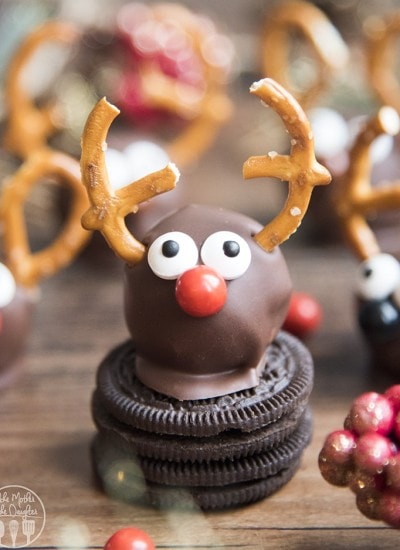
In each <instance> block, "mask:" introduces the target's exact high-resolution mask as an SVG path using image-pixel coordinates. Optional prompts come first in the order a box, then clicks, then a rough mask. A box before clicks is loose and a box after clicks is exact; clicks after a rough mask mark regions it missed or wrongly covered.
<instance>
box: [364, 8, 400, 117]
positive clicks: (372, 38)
mask: <svg viewBox="0 0 400 550" xmlns="http://www.w3.org/2000/svg"><path fill="white" fill-rule="evenodd" d="M399 33H400V12H394V13H390V14H389V15H388V16H387V17H376V16H374V17H371V18H369V19H367V21H366V23H365V25H364V35H365V39H366V46H365V50H366V61H367V71H368V75H369V80H370V84H371V86H372V88H373V89H374V90H375V92H376V93H377V95H378V97H379V98H380V99H381V101H382V102H383V104H384V105H390V106H391V107H394V108H395V109H396V110H397V111H398V112H400V84H399V82H398V79H397V77H396V71H395V69H396V63H397V49H396V40H397V39H398V35H399Z"/></svg>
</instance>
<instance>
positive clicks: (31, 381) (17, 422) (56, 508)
mask: <svg viewBox="0 0 400 550" xmlns="http://www.w3.org/2000/svg"><path fill="white" fill-rule="evenodd" d="M285 252H286V253H285V255H286V258H287V261H288V264H289V267H290V270H291V272H292V276H293V279H294V282H295V286H296V288H297V289H299V290H305V291H310V292H312V293H313V295H314V296H316V297H317V298H318V299H319V300H320V302H321V303H322V305H323V308H324V322H323V325H322V327H321V329H320V331H319V332H318V333H317V334H315V335H314V336H313V338H312V339H311V340H310V341H309V342H308V347H309V348H310V350H311V352H312V354H313V356H314V360H315V387H314V391H313V394H312V399H311V402H312V406H313V412H314V422H315V426H314V436H313V440H312V443H311V445H310V446H309V447H308V449H307V450H306V452H305V454H304V457H303V460H302V465H301V468H300V470H299V471H298V473H297V474H296V476H295V477H294V479H292V481H291V482H290V483H289V484H288V485H286V486H285V487H284V488H283V489H282V490H280V491H279V492H278V493H276V494H275V495H273V496H272V497H270V498H268V499H265V500H263V501H261V502H258V503H256V504H253V505H250V506H247V507H244V508H239V509H234V510H229V511H224V512H217V513H216V512H212V513H202V512H200V511H199V512H193V511H190V512H189V511H188V512H179V513H177V512H173V511H168V510H163V511H156V510H153V509H148V508H146V507H142V506H134V505H127V504H124V503H121V502H116V501H113V500H110V499H109V498H108V497H107V496H105V495H104V494H103V493H102V492H101V491H100V490H99V489H98V488H97V487H96V485H95V483H94V480H93V477H92V473H91V465H90V458H89V446H90V442H91V439H92V437H93V435H94V433H95V430H94V427H93V423H92V420H91V417H90V411H89V401H90V396H91V392H92V389H93V387H94V377H95V371H96V367H97V365H98V363H99V361H100V360H101V358H102V357H103V355H104V354H105V353H106V352H107V351H108V350H109V349H110V347H112V346H114V345H115V344H117V343H119V342H121V341H122V340H123V339H124V338H125V337H126V336H127V331H126V328H125V325H124V320H123V317H122V311H121V290H122V285H121V279H120V275H121V271H120V266H119V265H118V266H117V265H115V266H112V267H109V268H107V269H98V267H97V266H95V265H91V264H90V263H89V262H87V261H84V260H82V259H81V260H79V261H78V262H77V263H76V264H75V265H74V266H73V267H71V268H69V269H67V270H66V271H64V272H63V273H62V274H59V275H58V276H56V277H54V278H53V279H52V280H50V281H47V282H45V283H44V284H43V285H42V297H41V300H40V302H39V304H38V308H37V312H36V317H35V324H34V328H33V332H32V334H31V338H30V345H29V350H28V354H27V357H26V361H25V363H26V364H25V370H24V372H23V373H22V376H21V377H20V379H19V381H18V382H17V383H16V384H14V386H13V387H11V388H9V389H8V390H6V391H4V392H3V393H2V394H1V399H0V415H1V423H0V486H1V487H3V486H6V485H20V486H25V487H28V488H29V489H31V490H32V491H34V492H35V493H36V494H37V495H38V496H39V497H40V498H41V500H42V501H43V504H44V507H45V509H46V524H45V528H44V530H43V532H42V534H41V536H40V537H39V538H38V539H37V540H36V541H35V542H34V546H35V547H39V548H48V547H57V546H58V547H59V546H72V547H82V546H87V547H89V548H96V547H97V548H98V547H102V546H103V544H104V542H105V541H106V539H107V538H108V537H109V536H110V535H111V534H112V533H113V532H114V531H115V530H117V529H119V528H121V527H123V526H127V525H132V524H133V525H136V526H138V527H140V528H142V529H144V530H146V531H147V532H148V533H149V534H150V535H151V536H152V537H153V539H154V541H155V543H156V545H157V547H159V548H301V549H305V548H329V549H333V548H352V549H354V548H363V549H364V550H365V549H368V548H380V549H384V548H395V547H397V544H398V540H399V533H398V531H396V530H394V529H391V528H389V527H387V526H385V525H384V524H383V523H380V522H372V521H369V520H367V519H366V518H365V517H363V516H362V515H361V514H360V513H359V512H358V510H357V509H356V507H355V503H354V496H353V494H352V493H351V492H350V490H348V489H340V488H335V487H331V486H330V485H328V484H327V483H326V482H325V481H324V480H323V479H322V477H321V475H320V473H319V470H318V466H317V456H318V452H319V450H320V448H321V446H322V442H323V439H324V438H325V436H326V435H327V434H328V433H329V432H330V431H331V430H333V429H336V428H339V427H341V425H342V422H343V419H344V417H345V415H346V413H347V410H348V408H349V404H350V401H351V400H352V399H353V398H354V397H355V396H356V395H358V394H359V393H360V392H362V391H365V390H367V389H371V388H374V389H383V388H384V387H387V380H384V379H383V378H380V379H379V380H376V379H375V375H374V373H373V372H372V373H371V371H370V369H369V367H368V356H367V353H366V350H365V348H364V346H363V343H362V341H361V339H360V337H359V335H358V333H357V330H356V329H355V326H354V320H353V315H352V297H351V296H352V295H351V282H350V281H351V275H352V273H353V271H354V268H355V263H354V261H353V259H352V258H350V256H349V255H347V254H346V252H345V251H344V250H343V248H342V247H340V246H339V247H323V248H315V247H311V246H302V247H301V248H300V246H293V247H292V246H288V247H287V249H286V251H285ZM333 275H334V276H333ZM385 384H386V386H385ZM396 543H397V544H396Z"/></svg>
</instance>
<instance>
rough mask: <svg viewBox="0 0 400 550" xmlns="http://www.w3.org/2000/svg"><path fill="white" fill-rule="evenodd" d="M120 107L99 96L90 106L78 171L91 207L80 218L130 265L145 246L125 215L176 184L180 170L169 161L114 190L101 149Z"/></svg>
mask: <svg viewBox="0 0 400 550" xmlns="http://www.w3.org/2000/svg"><path fill="white" fill-rule="evenodd" d="M118 114H119V110H118V109H117V108H116V107H114V106H113V105H111V104H110V103H108V102H107V101H106V99H105V98H103V99H101V100H100V101H99V102H98V103H97V104H96V105H95V107H94V108H93V110H92V112H91V113H90V115H89V117H88V120H87V122H86V125H85V128H84V131H83V136H82V156H81V171H82V180H83V183H84V185H85V187H86V190H87V194H88V196H89V200H90V203H91V205H92V206H91V207H90V208H89V209H88V210H87V211H86V212H85V214H84V215H83V217H82V225H83V227H84V228H85V229H93V230H98V231H101V233H102V234H103V236H104V238H105V239H106V241H107V242H108V244H109V246H110V247H111V248H112V249H113V250H114V252H115V253H116V254H117V255H118V256H119V257H120V258H122V259H123V260H124V261H126V262H127V263H128V264H129V265H135V264H136V263H138V262H140V261H141V259H142V258H143V255H144V252H145V247H144V245H143V244H142V243H141V242H139V241H138V240H136V239H135V237H134V236H133V235H132V234H131V233H130V231H129V230H128V228H127V227H126V224H125V217H126V216H127V215H128V214H129V213H131V212H136V211H137V210H138V205H139V204H140V203H141V202H144V201H147V200H148V199H150V198H151V197H153V196H155V195H158V194H159V193H164V192H165V191H169V190H171V189H173V188H174V187H175V184H176V182H177V180H178V178H179V172H178V170H177V168H176V167H175V165H173V164H168V166H166V167H165V168H164V169H163V170H159V171H157V172H153V173H151V174H148V175H147V176H145V177H144V178H141V179H139V180H137V181H135V182H133V183H131V184H129V185H127V186H125V187H123V188H122V189H118V190H116V191H115V190H113V189H112V187H111V185H110V182H109V180H108V174H107V168H106V163H105V156H104V151H105V149H106V147H107V144H106V138H107V133H108V130H109V128H110V126H111V123H112V121H113V120H114V119H115V117H116V116H117V115H118Z"/></svg>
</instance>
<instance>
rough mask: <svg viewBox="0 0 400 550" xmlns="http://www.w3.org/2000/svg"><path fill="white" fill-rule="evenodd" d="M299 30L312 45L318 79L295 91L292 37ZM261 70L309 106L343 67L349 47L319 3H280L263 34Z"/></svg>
mask: <svg viewBox="0 0 400 550" xmlns="http://www.w3.org/2000/svg"><path fill="white" fill-rule="evenodd" d="M296 30H297V31H300V33H301V34H302V36H303V37H304V38H305V39H306V40H307V42H308V43H309V45H310V46H311V47H312V50H313V52H314V54H315V55H314V57H315V62H316V68H317V70H316V78H315V82H314V83H311V84H310V86H309V87H308V88H307V89H306V90H297V91H296V90H295V88H296V87H295V86H294V84H293V82H292V80H291V77H290V74H289V65H290V63H289V55H290V37H291V34H293V31H296ZM262 52H263V57H262V65H263V67H262V69H263V74H264V75H265V76H268V77H271V78H273V79H274V80H276V81H277V82H279V83H280V84H282V85H283V86H284V87H285V88H286V89H287V90H290V91H291V92H292V93H293V95H294V96H295V97H296V99H297V100H298V101H299V102H300V104H301V105H302V107H303V108H306V107H309V106H310V105H311V104H312V103H313V102H314V100H315V98H316V97H317V96H318V95H320V93H321V92H322V91H323V90H324V89H325V88H326V86H327V83H328V82H329V77H330V76H332V75H333V74H335V73H336V72H337V71H338V70H340V69H342V68H343V67H344V65H345V64H346V63H347V60H348V49H347V46H346V44H345V43H344V41H343V40H342V37H341V36H340V34H339V32H338V31H337V30H336V28H335V27H334V26H333V24H332V23H331V22H330V21H329V19H328V18H327V17H326V15H325V14H324V12H322V11H321V10H320V9H319V8H317V7H316V6H314V5H312V4H309V3H307V2H302V1H296V0H295V1H292V2H283V3H278V4H277V7H276V8H275V9H273V10H271V11H270V12H269V13H268V15H267V18H266V23H265V25H264V28H263V36H262Z"/></svg>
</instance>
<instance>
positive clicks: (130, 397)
mask: <svg viewBox="0 0 400 550" xmlns="http://www.w3.org/2000/svg"><path fill="white" fill-rule="evenodd" d="M134 365H135V349H134V344H133V343H132V341H128V342H125V343H123V344H122V345H120V346H119V347H117V348H116V349H114V350H113V351H112V352H111V353H110V354H109V355H108V356H107V357H106V358H105V359H104V361H103V362H102V363H101V365H100V367H99V370H98V375H97V387H96V390H95V392H94V395H93V409H92V410H93V418H94V421H95V423H96V426H97V429H98V434H97V435H96V437H95V439H94V441H93V446H92V455H93V462H94V467H95V471H96V473H97V475H98V477H99V479H100V481H101V483H102V485H103V487H104V489H105V490H106V491H107V492H108V493H111V494H112V495H113V496H116V497H118V498H122V499H124V500H131V501H137V500H138V501H140V502H144V501H147V502H149V503H151V504H152V505H156V506H172V505H184V506H186V505H187V504H188V503H190V502H194V503H195V504H196V505H198V506H200V507H201V508H203V509H217V508H227V507H232V506H237V505H242V504H246V503H249V502H254V501H256V500H259V499H261V498H264V497H266V496H268V495H270V494H272V493H273V492H275V491H276V490H278V489H279V488H280V487H282V486H283V485H284V484H286V483H287V482H288V481H289V480H290V479H291V478H292V476H293V475H294V473H295V472H296V470H297V468H298V467H299V464H300V460H301V455H302V452H303V450H304V448H305V447H306V446H307V444H308V443H309V441H310V438H311V431H312V426H311V414H310V410H309V407H308V398H309V395H310V392H311V388H312V383H313V363H312V359H311V356H310V354H309V352H308V351H307V349H306V348H305V347H304V346H303V345H302V344H301V343H300V342H299V341H298V340H297V339H295V338H294V337H292V336H290V335H288V334H286V333H284V332H280V333H279V334H278V336H277V338H276V339H275V341H274V342H273V343H272V344H271V345H270V346H269V347H268V349H267V352H266V361H265V368H264V372H263V374H262V376H261V379H260V383H259V385H258V386H257V387H255V388H252V389H249V390H244V391H240V392H237V393H232V394H228V395H224V396H221V397H215V398H211V399H203V400H191V401H189V400H188V401H179V400H177V399H173V398H170V397H167V396H165V395H162V394H160V393H157V392H155V391H153V390H151V389H149V388H148V387H146V386H144V385H143V384H142V383H141V382H140V381H139V380H138V379H137V378H136V376H135V368H134Z"/></svg>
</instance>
